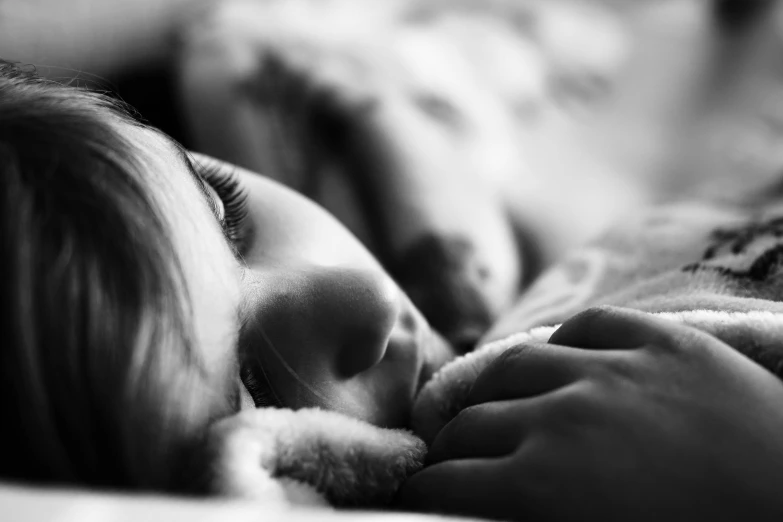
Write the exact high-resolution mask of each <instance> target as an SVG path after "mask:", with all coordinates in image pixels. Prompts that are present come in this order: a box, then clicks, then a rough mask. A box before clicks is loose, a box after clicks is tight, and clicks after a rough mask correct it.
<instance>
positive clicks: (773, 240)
mask: <svg viewBox="0 0 783 522" xmlns="http://www.w3.org/2000/svg"><path fill="white" fill-rule="evenodd" d="M600 305H612V306H621V307H627V308H633V309H636V310H641V311H644V312H649V313H652V314H656V315H659V316H661V317H664V318H668V319H671V320H676V321H681V322H684V323H686V324H689V325H691V326H695V327H697V328H699V329H702V330H704V331H706V332H707V333H710V334H712V335H714V336H716V337H717V338H719V339H721V340H722V341H724V342H725V343H727V344H728V345H730V346H732V347H733V348H735V349H737V350H738V351H739V352H741V353H742V354H744V355H746V356H747V357H749V358H750V359H752V360H754V361H755V362H757V363H758V364H760V365H761V366H763V367H764V368H766V369H767V370H769V371H770V372H772V373H773V374H775V375H777V376H778V377H781V378H783V205H782V204H781V203H779V202H777V201H774V198H772V199H770V198H768V197H767V196H766V195H762V196H760V197H757V198H754V197H749V198H748V199H747V200H746V202H745V203H744V204H738V205H726V204H715V203H688V204H686V203H682V204H677V205H670V206H664V207H660V208H657V209H654V210H652V211H650V212H648V213H643V214H641V215H638V216H631V217H629V218H628V219H626V220H623V221H622V222H620V223H618V224H617V226H616V227H615V228H614V229H612V230H610V231H609V232H608V233H607V234H605V235H604V236H602V237H601V238H599V239H597V240H596V241H594V242H593V243H591V244H588V245H586V246H585V247H584V248H581V249H577V250H576V251H574V252H573V253H572V254H571V255H569V256H567V257H566V258H565V259H564V260H563V261H562V262H561V263H559V264H557V265H555V266H554V267H552V268H551V269H550V270H549V271H547V272H545V273H544V274H543V276H542V277H540V278H539V279H538V280H537V282H536V283H535V284H534V285H533V286H532V287H531V288H530V290H529V291H528V292H527V293H526V294H525V295H523V296H522V298H521V299H520V301H519V302H518V303H517V305H516V306H515V307H514V309H513V310H512V311H511V312H510V313H509V314H507V315H506V316H505V317H504V319H503V320H501V321H500V322H499V323H498V324H497V325H496V326H495V327H494V328H493V329H492V331H491V332H490V333H489V334H488V336H487V337H486V338H485V339H486V341H487V342H486V344H485V345H484V346H483V347H482V348H480V349H479V350H477V351H476V352H474V353H472V354H469V355H468V356H465V357H463V358H461V359H458V360H456V361H454V362H452V363H450V364H449V365H447V366H446V367H445V368H443V369H442V370H441V371H440V372H439V373H438V374H437V375H435V377H434V378H433V379H432V380H431V381H430V382H429V383H428V384H427V386H425V388H424V390H422V392H421V394H420V395H419V398H418V401H417V405H416V408H415V412H414V427H415V431H416V432H417V434H419V435H420V436H422V437H423V438H424V440H425V441H427V442H430V441H431V440H432V438H433V437H434V435H435V434H436V433H437V432H438V430H439V429H440V428H441V427H442V426H443V425H445V423H447V422H448V421H449V420H450V419H451V418H453V416H454V415H456V413H457V412H458V411H459V410H460V409H461V406H462V404H463V401H464V399H465V397H466V395H467V393H468V391H469V390H470V386H471V385H472V383H473V381H474V380H475V378H476V377H477V375H478V374H479V373H480V372H481V370H482V369H483V368H485V367H486V366H487V365H488V364H489V363H490V362H491V361H492V360H493V359H494V358H495V357H496V356H497V355H498V354H499V353H501V352H502V351H504V350H506V349H508V348H509V347H512V346H514V345H517V344H519V343H523V342H526V341H538V342H546V341H547V339H548V338H549V336H550V335H551V334H552V333H553V332H554V331H555V330H556V329H557V327H558V325H559V324H561V323H562V322H564V321H565V320H567V319H569V318H570V317H572V316H573V315H575V314H577V313H579V312H581V311H583V310H585V309H586V308H590V307H594V306H600Z"/></svg>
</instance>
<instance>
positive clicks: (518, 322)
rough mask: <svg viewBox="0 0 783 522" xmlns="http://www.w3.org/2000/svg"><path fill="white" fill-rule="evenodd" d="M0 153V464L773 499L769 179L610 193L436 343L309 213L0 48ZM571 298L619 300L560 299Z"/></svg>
mask: <svg viewBox="0 0 783 522" xmlns="http://www.w3.org/2000/svg"><path fill="white" fill-rule="evenodd" d="M0 165H1V166H0V168H1V169H2V177H0V179H1V180H2V183H3V190H2V191H1V192H0V193H2V195H3V198H4V201H3V205H2V208H3V220H2V227H3V235H2V241H3V242H4V246H3V248H2V257H1V258H2V268H3V272H4V274H5V277H4V278H3V280H2V281H3V283H2V284H3V287H2V292H0V295H2V299H3V300H4V309H5V310H7V313H6V314H4V315H3V317H2V319H1V321H2V323H1V324H2V335H3V339H4V342H3V348H2V350H0V357H1V358H2V362H1V363H0V372H2V378H0V412H2V414H3V415H4V418H5V423H4V426H5V427H4V429H3V430H2V431H0V442H2V444H3V446H4V447H6V448H12V449H13V451H10V452H9V453H8V454H7V456H6V458H5V459H3V460H2V464H0V476H2V478H3V479H4V480H7V481H13V482H23V483H29V484H36V485H64V486H82V487H98V488H105V489H114V490H126V491H157V492H169V493H180V494H195V495H219V496H229V497H240V498H252V499H255V500H260V501H262V502H264V503H265V504H262V505H268V506H273V505H282V504H284V505H289V504H295V505H310V506H315V505H317V506H324V507H326V506H330V505H331V506H351V507H366V508H386V507H395V508H401V509H408V510H423V511H441V512H452V513H458V514H475V515H479V516H491V517H501V518H516V519H522V518H526V517H534V516H535V517H539V518H551V519H563V518H569V517H570V518H573V516H574V514H575V513H579V514H582V515H592V514H602V515H603V519H606V520H612V519H617V520H622V519H628V517H629V516H630V517H634V518H635V519H637V520H642V519H643V516H642V515H644V516H651V515H653V514H654V515H656V516H658V515H661V514H663V515H666V514H667V513H672V512H674V511H673V510H675V509H678V510H680V511H678V512H679V513H683V512H687V513H693V514H694V515H695V516H699V515H702V514H705V513H708V512H710V510H718V511H716V512H722V513H725V512H728V511H727V509H728V508H736V509H740V508H741V509H745V508H747V507H748V505H751V504H752V505H756V506H757V507H758V506H759V505H762V504H763V503H765V502H766V504H763V505H762V507H769V506H771V507H770V508H769V509H768V511H769V512H772V507H777V506H775V502H777V497H778V496H777V493H776V491H775V490H774V487H775V484H777V483H779V482H776V481H775V480H773V479H776V478H777V477H779V476H780V474H781V473H783V466H781V465H778V463H780V462H781V455H782V454H783V448H781V447H780V443H779V442H778V439H777V433H779V430H778V428H780V427H782V426H783V418H782V417H781V414H780V413H779V412H778V411H777V410H778V409H779V408H777V405H778V403H779V402H778V401H783V388H781V385H780V382H779V381H778V379H777V375H779V374H780V360H781V359H780V357H779V354H780V349H779V348H778V346H777V343H776V339H779V330H780V328H781V324H780V323H779V317H780V310H779V307H780V305H779V304H778V302H777V297H778V284H777V280H778V277H777V276H778V271H779V266H780V264H779V255H780V250H781V247H780V241H781V240H780V237H781V234H780V227H781V220H780V218H779V214H777V210H778V209H779V205H777V204H776V203H775V202H774V201H772V202H770V203H768V204H766V203H764V201H762V200H761V199H758V200H753V201H750V200H749V201H748V202H747V203H748V204H747V206H744V207H743V206H735V207H731V208H725V207H720V206H709V205H706V204H704V205H701V204H699V205H694V206H692V207H685V206H683V207H679V208H678V209H675V210H666V211H664V212H662V213H658V214H655V215H653V217H643V216H637V217H635V218H634V219H633V220H629V221H626V222H624V223H623V227H622V229H621V230H619V231H616V232H611V233H609V234H608V235H607V236H606V237H605V238H604V239H602V240H600V241H598V242H597V243H596V244H595V245H593V246H591V247H588V248H587V249H585V250H584V251H581V252H577V253H575V254H574V256H573V257H571V258H569V259H567V260H565V261H564V263H563V264H562V265H560V266H557V267H555V268H553V269H552V271H550V272H548V273H547V274H545V275H544V276H543V277H542V278H541V279H540V280H539V281H538V282H537V283H536V285H535V286H534V287H533V288H532V289H531V290H530V292H528V293H527V294H526V295H525V296H524V297H523V298H522V300H521V301H520V302H519V304H518V306H517V307H516V308H515V309H514V310H512V312H511V313H510V314H509V315H508V316H507V317H506V318H505V319H503V320H501V321H500V322H499V323H498V325H497V327H496V328H495V330H494V331H493V332H492V333H491V334H490V335H489V336H488V337H487V339H490V340H494V342H491V343H489V344H486V345H485V346H483V347H480V348H479V349H478V350H477V351H475V352H474V353H471V354H468V355H467V356H464V357H462V358H460V359H456V360H454V361H453V362H449V361H450V360H451V359H453V357H454V355H453V353H452V351H451V349H450V347H449V346H448V345H447V344H446V343H445V342H444V341H443V340H442V339H441V338H440V336H439V335H438V334H437V333H436V332H434V331H433V330H432V329H431V328H430V327H429V325H428V323H427V321H426V320H425V318H424V317H423V316H422V315H421V314H420V313H419V312H418V311H417V310H416V308H415V307H414V306H413V305H412V304H411V303H410V300H409V299H408V298H407V297H406V296H405V294H403V293H402V292H401V291H400V290H399V288H398V287H397V286H396V284H395V282H394V281H393V280H392V279H391V278H390V277H389V276H388V275H387V274H386V273H385V272H384V271H383V269H382V268H381V266H380V265H379V264H378V263H377V262H376V261H375V259H374V258H373V257H372V256H371V255H370V254H369V253H368V252H367V251H366V250H365V249H364V247H363V246H362V245H361V244H359V243H358V242H357V241H356V240H355V239H354V238H353V237H352V236H351V235H350V234H349V233H347V232H346V231H345V230H344V229H343V228H342V227H341V226H340V225H339V224H338V223H337V221H336V220H334V219H333V218H331V217H330V216H329V215H328V214H326V213H325V212H324V211H322V210H321V209H320V208H318V207H317V206H315V205H313V204H312V203H310V202H309V201H308V200H306V199H305V198H303V197H301V196H298V195H296V194H294V193H293V192H290V191H288V190H286V189H284V188H282V187H280V186H279V185H276V184H275V183H273V182H270V181H269V180H266V179H264V178H262V177H258V176H255V175H253V174H251V173H248V172H245V171H242V170H240V169H232V168H230V167H228V166H226V165H224V164H221V163H219V162H216V161H214V160H210V159H209V158H206V157H199V156H196V155H192V154H189V153H187V152H185V151H184V150H182V149H181V148H180V147H179V146H178V145H177V144H176V143H173V142H172V141H171V140H170V139H168V138H167V137H165V136H163V135H162V134H160V133H158V132H157V131H155V130H153V129H150V128H147V127H145V126H143V125H141V124H139V123H137V122H135V121H134V120H132V119H131V118H130V117H129V116H128V115H127V114H126V113H125V112H123V110H122V109H121V108H118V107H117V106H116V105H115V104H113V103H112V102H110V101H108V99H107V98H105V97H103V96H101V95H98V94H94V93H89V92H86V91H82V90H77V89H73V88H66V87H62V86H60V85H57V84H54V83H50V82H45V81H42V80H39V79H36V78H35V77H33V76H31V75H29V74H27V73H25V72H23V71H21V70H20V69H19V68H17V67H15V66H10V65H2V66H0ZM599 304H612V305H615V306H623V307H627V308H630V309H635V310H637V312H633V311H623V310H619V309H612V310H609V309H601V310H599V311H598V312H595V311H593V312H590V313H587V314H578V315H576V316H575V317H574V318H571V317H572V316H573V315H574V314H577V313H578V312H580V311H581V310H583V309H585V308H587V307H591V306H595V305H599ZM563 321H565V325H564V326H561V327H560V328H559V329H558V328H557V325H558V324H559V323H561V322H563ZM729 347H731V348H734V349H735V350H736V351H734V350H731V349H730V348H729ZM620 386H622V388H620ZM607 389H608V390H611V391H617V390H621V391H622V392H623V393H620V394H618V393H607V392H606V390H607ZM599 392H601V393H599ZM618 401H624V402H618ZM463 407H467V408H465V409H463ZM488 409H489V412H488ZM492 412H494V413H495V414H492ZM697 413H698V414H697ZM452 419H453V420H452ZM715 433H720V434H721V435H723V437H713V438H712V439H710V437H712V435H713V434H715ZM530 441H533V442H535V444H534V445H533V446H530V445H529V442H530ZM531 447H532V448H533V449H534V450H535V451H532V450H529V448H531ZM607 448H608V449H607ZM686 450H687V451H686ZM558 458H560V459H563V458H565V459H567V460H568V465H564V463H563V461H562V460H558ZM536 459H537V460H536ZM653 464H654V465H653ZM675 464H676V466H675ZM531 474H532V475H531ZM531 476H533V477H535V480H531ZM650 477H652V478H650ZM705 477H707V478H705ZM599 479H600V480H599ZM649 480H654V482H649ZM553 483H557V484H558V487H556V488H553V487H552V484H553ZM651 484H652V486H651ZM771 488H772V490H770V489H771ZM726 490H730V491H733V492H735V493H736V495H734V496H732V495H720V493H722V492H724V491H726ZM607 492H612V495H607V494H606V493H607ZM683 492H687V494H686V493H683ZM548 495H549V496H548ZM614 495H617V497H615V496H614ZM651 497H654V498H655V504H656V509H655V510H650V509H648V508H649V502H650V501H649V499H650V498H651ZM616 498H624V499H626V500H628V502H616V501H615V500H616ZM563 499H568V500H572V501H570V502H563ZM645 499H647V500H646V501H645ZM705 499H712V501H711V502H705ZM635 501H638V502H635ZM569 510H571V511H569ZM591 510H593V511H592V512H591ZM682 510H684V511H682ZM623 517H625V518H623ZM588 518H589V517H588Z"/></svg>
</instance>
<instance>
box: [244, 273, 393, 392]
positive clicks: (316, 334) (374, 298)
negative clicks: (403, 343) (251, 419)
mask: <svg viewBox="0 0 783 522" xmlns="http://www.w3.org/2000/svg"><path fill="white" fill-rule="evenodd" d="M251 277H253V280H252V281H250V282H249V283H250V284H249V285H246V287H248V288H250V292H249V295H248V298H247V299H246V303H247V306H246V309H247V310H248V313H249V315H250V317H247V318H246V320H245V321H244V322H245V327H244V328H243V329H242V330H243V331H242V336H241V337H242V339H241V344H242V347H243V350H245V351H250V352H255V355H257V356H260V357H261V359H263V360H268V359H269V357H270V355H271V356H273V357H275V358H277V361H275V362H276V364H273V365H272V366H274V367H280V365H282V368H285V369H287V370H288V371H289V372H290V371H293V372H294V373H295V374H296V377H297V379H303V380H305V381H309V382H310V383H318V382H324V381H329V380H333V379H349V378H350V377H352V376H355V375H357V374H359V373H361V372H363V371H364V370H367V369H369V368H371V367H373V366H374V365H376V364H377V363H378V362H380V361H381V359H383V357H384V354H385V353H386V349H387V345H388V342H389V339H390V336H391V334H392V331H393V330H394V327H395V324H396V323H397V320H398V316H399V314H400V302H401V300H400V295H399V290H398V288H397V286H396V285H395V284H394V283H393V282H392V281H391V279H389V278H388V277H387V276H386V275H385V274H384V273H382V272H378V271H368V270H358V269H352V268H335V267H317V266H305V267H297V268H293V269H292V268H285V269H281V270H268V271H264V272H261V273H258V272H256V273H254V274H253V275H252V276H251ZM270 350H271V351H272V353H271V354H270V353H269V352H270ZM259 352H263V353H259ZM268 377H269V378H272V380H277V379H274V378H273V377H274V376H268Z"/></svg>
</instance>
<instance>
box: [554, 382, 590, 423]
mask: <svg viewBox="0 0 783 522" xmlns="http://www.w3.org/2000/svg"><path fill="white" fill-rule="evenodd" d="M598 413H599V407H598V404H597V402H596V401H595V400H594V397H593V393H592V390H591V386H590V384H589V383H587V382H581V383H577V384H573V385H571V386H569V387H568V388H567V389H565V390H564V391H563V392H561V393H560V396H559V397H558V398H557V399H556V400H555V401H554V402H553V403H552V405H551V409H550V414H551V415H550V418H551V420H552V422H553V423H554V424H555V425H557V426H563V425H568V426H580V425H583V424H587V423H588V422H590V421H592V420H594V419H596V418H597V417H598Z"/></svg>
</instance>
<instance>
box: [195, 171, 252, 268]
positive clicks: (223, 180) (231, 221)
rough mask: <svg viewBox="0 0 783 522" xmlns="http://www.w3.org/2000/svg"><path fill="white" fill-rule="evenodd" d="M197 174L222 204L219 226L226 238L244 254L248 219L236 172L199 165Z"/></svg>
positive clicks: (244, 193) (245, 199) (245, 195)
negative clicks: (221, 220) (223, 211)
mask: <svg viewBox="0 0 783 522" xmlns="http://www.w3.org/2000/svg"><path fill="white" fill-rule="evenodd" d="M198 172H199V174H201V177H202V178H204V181H206V182H207V183H209V185H210V186H211V187H212V188H213V189H214V190H215V192H216V193H217V195H218V197H219V198H220V201H221V202H222V203H223V208H224V209H225V215H224V218H223V222H222V223H221V225H222V226H223V232H224V233H225V235H226V238H228V240H229V241H230V242H231V244H232V245H234V248H236V250H237V251H238V252H240V253H241V252H245V251H246V248H247V247H248V240H249V236H250V234H249V227H248V226H247V220H248V218H249V213H248V209H247V192H245V190H244V189H243V188H242V186H241V185H240V183H239V179H238V178H237V175H236V172H234V171H233V170H231V171H227V170H226V169H225V167H221V166H210V165H200V166H199V169H198Z"/></svg>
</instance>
